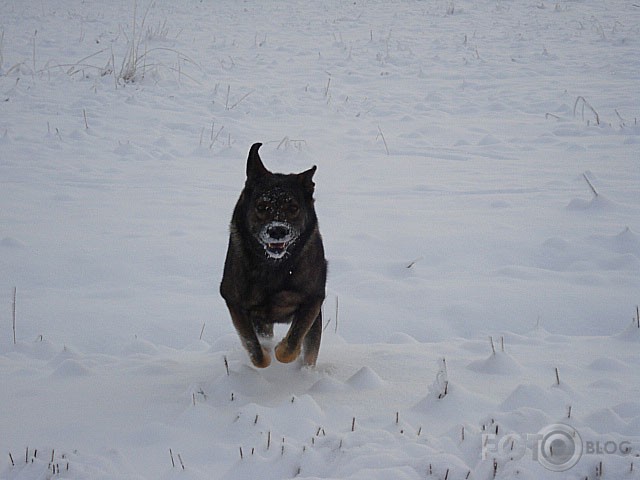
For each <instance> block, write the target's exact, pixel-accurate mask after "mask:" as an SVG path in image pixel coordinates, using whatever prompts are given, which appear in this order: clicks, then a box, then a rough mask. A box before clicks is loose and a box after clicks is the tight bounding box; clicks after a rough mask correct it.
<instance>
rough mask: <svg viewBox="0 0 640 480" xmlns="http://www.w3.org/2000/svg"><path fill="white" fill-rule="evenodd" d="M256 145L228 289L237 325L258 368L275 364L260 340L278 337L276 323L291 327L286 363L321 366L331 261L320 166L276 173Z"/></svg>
mask: <svg viewBox="0 0 640 480" xmlns="http://www.w3.org/2000/svg"><path fill="white" fill-rule="evenodd" d="M261 146H262V144H261V143H255V144H254V145H253V146H252V147H251V149H250V151H249V157H248V159H247V171H246V174H247V178H246V182H245V185H244V189H243V190H242V193H241V194H240V198H239V199H238V202H237V204H236V206H235V208H234V210H233V216H232V218H231V225H230V235H229V246H228V249H227V256H226V259H225V263H224V273H223V276H222V282H221V284H220V294H221V295H222V297H223V298H224V300H225V302H226V304H227V308H228V309H229V313H230V315H231V320H232V321H233V325H234V327H235V329H236V331H237V333H238V336H239V337H240V340H241V342H242V345H243V346H244V348H245V349H246V351H247V353H248V354H249V358H250V359H251V362H252V363H253V365H255V366H256V367H258V368H265V367H268V366H269V365H270V364H271V355H270V353H269V351H268V350H267V349H266V348H265V347H263V346H262V345H261V344H260V341H259V337H264V338H272V337H273V325H274V324H275V323H290V324H291V325H290V327H289V329H288V331H287V334H286V335H285V337H284V338H283V339H282V340H281V341H280V342H279V343H278V344H277V346H276V347H275V356H276V359H277V360H278V361H279V362H282V363H290V362H293V361H294V360H296V359H297V358H298V357H299V356H300V353H301V351H302V356H303V364H304V365H306V366H315V364H316V361H317V358H318V351H319V349H320V338H321V336H322V311H321V307H322V302H323V301H324V298H325V284H326V280H327V261H326V259H325V257H324V246H323V244H322V237H321V236H320V231H319V229H318V219H317V217H316V213H315V209H314V199H313V192H314V188H315V184H314V183H313V175H314V173H315V171H316V166H315V165H314V166H313V167H312V168H310V169H309V170H306V171H304V172H302V173H298V174H295V173H292V174H286V175H285V174H282V173H272V172H270V171H269V170H267V169H266V167H265V166H264V164H263V163H262V160H261V159H260V155H259V154H258V150H259V149H260V147H261Z"/></svg>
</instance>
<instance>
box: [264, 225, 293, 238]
mask: <svg viewBox="0 0 640 480" xmlns="http://www.w3.org/2000/svg"><path fill="white" fill-rule="evenodd" d="M289 233H290V231H289V228H287V227H286V226H285V225H272V226H270V227H269V228H267V235H269V236H270V237H271V238H273V239H274V240H282V239H283V238H284V237H286V236H287V235H289Z"/></svg>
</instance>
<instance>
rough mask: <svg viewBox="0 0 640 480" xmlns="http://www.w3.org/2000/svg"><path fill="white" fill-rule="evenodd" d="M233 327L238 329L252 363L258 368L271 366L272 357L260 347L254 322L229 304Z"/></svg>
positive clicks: (240, 310)
mask: <svg viewBox="0 0 640 480" xmlns="http://www.w3.org/2000/svg"><path fill="white" fill-rule="evenodd" d="M227 307H228V308H229V313H230V314H231V320H233V326H234V327H236V331H237V332H238V336H239V337H240V340H241V341H242V345H243V346H244V348H245V349H246V350H247V353H248V354H249V358H251V362H252V363H253V364H254V365H255V366H256V367H258V368H266V367H268V366H269V365H270V364H271V355H269V352H268V351H267V350H266V349H265V348H264V347H263V346H262V345H260V342H259V341H258V336H257V335H256V331H255V330H254V328H253V322H252V321H251V319H250V318H249V315H247V313H246V312H244V311H243V310H242V309H240V308H237V307H236V306H234V305H231V304H229V303H228V302H227Z"/></svg>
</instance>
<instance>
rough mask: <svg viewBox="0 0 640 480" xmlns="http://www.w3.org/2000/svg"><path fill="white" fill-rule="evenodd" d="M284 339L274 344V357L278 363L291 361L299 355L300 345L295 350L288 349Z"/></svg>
mask: <svg viewBox="0 0 640 480" xmlns="http://www.w3.org/2000/svg"><path fill="white" fill-rule="evenodd" d="M285 340H286V339H285ZM285 340H282V341H281V342H280V343H279V344H278V345H277V346H276V358H277V359H278V361H279V362H280V363H291V362H293V361H294V360H295V359H296V358H298V355H300V347H298V348H297V349H295V350H289V347H288V345H287V342H286V341H285Z"/></svg>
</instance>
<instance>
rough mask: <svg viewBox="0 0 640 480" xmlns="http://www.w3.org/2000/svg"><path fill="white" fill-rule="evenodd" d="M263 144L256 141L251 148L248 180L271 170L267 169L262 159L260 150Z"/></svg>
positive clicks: (266, 173) (248, 161) (262, 175)
mask: <svg viewBox="0 0 640 480" xmlns="http://www.w3.org/2000/svg"><path fill="white" fill-rule="evenodd" d="M261 146H262V144H261V143H254V144H253V145H252V146H251V150H249V158H248V159H247V180H253V179H256V178H260V177H264V176H265V175H268V174H269V173H270V172H269V170H267V169H266V168H265V166H264V164H263V163H262V160H261V159H260V155H259V154H258V150H259V149H260V147H261Z"/></svg>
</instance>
